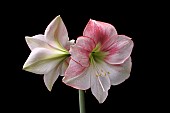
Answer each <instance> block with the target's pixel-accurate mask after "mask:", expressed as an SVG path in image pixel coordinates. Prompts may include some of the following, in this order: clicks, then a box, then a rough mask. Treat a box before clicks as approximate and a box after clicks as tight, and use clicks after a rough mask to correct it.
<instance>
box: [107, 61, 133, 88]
mask: <svg viewBox="0 0 170 113" xmlns="http://www.w3.org/2000/svg"><path fill="white" fill-rule="evenodd" d="M131 67H132V62H131V58H128V59H127V60H126V61H125V62H124V63H123V64H120V65H116V66H111V67H110V68H112V71H111V74H110V75H109V77H110V81H111V84H112V85H118V84H120V83H122V82H124V81H125V80H126V79H128V78H129V76H130V72H131Z"/></svg>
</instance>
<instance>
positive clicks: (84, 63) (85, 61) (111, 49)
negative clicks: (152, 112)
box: [63, 19, 133, 103]
mask: <svg viewBox="0 0 170 113" xmlns="http://www.w3.org/2000/svg"><path fill="white" fill-rule="evenodd" d="M132 48H133V41H132V40H131V38H129V37H127V36H125V35H118V34H117V32H116V29H115V28H114V27H113V26H112V25H111V24H108V23H104V22H100V21H95V20H92V19H90V20H89V22H88V24H87V25H86V27H85V29H84V32H83V36H80V37H78V39H77V41H76V44H75V45H73V46H71V48H70V53H71V60H70V63H69V66H68V68H67V70H66V72H65V75H64V78H63V82H64V83H65V84H67V85H69V86H72V87H73V88H76V89H80V90H87V89H89V88H91V91H92V94H93V95H94V96H95V97H96V99H97V100H98V101H99V103H103V102H104V101H105V99H106V98H107V95H108V90H109V89H110V86H111V85H117V84H120V83H122V82H123V81H125V80H126V79H127V78H128V77H129V76H130V71H131V66H132V63H131V58H130V54H131V52H132Z"/></svg>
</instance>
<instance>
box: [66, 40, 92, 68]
mask: <svg viewBox="0 0 170 113" xmlns="http://www.w3.org/2000/svg"><path fill="white" fill-rule="evenodd" d="M78 41H79V38H78ZM78 43H79V42H78ZM87 46H89V45H87ZM69 52H70V54H71V58H72V59H74V60H75V61H76V62H78V63H79V64H81V65H82V66H84V67H88V66H89V55H90V51H88V50H86V49H84V48H83V47H80V46H79V45H77V43H76V44H75V45H73V46H71V48H70V51H69Z"/></svg>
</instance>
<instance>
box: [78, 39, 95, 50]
mask: <svg viewBox="0 0 170 113" xmlns="http://www.w3.org/2000/svg"><path fill="white" fill-rule="evenodd" d="M76 46H78V47H80V48H82V49H85V50H86V51H89V52H91V51H92V50H93V49H94V48H95V46H96V45H95V42H94V40H93V39H91V38H89V37H84V36H80V37H78V38H77V41H76Z"/></svg>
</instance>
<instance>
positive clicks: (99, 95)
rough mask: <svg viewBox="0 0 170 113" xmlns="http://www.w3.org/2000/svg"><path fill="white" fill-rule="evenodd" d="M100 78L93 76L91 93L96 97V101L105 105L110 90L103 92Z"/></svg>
mask: <svg viewBox="0 0 170 113" xmlns="http://www.w3.org/2000/svg"><path fill="white" fill-rule="evenodd" d="M99 81H100V80H99V78H98V77H96V76H95V75H94V76H93V75H92V76H91V82H93V83H92V85H91V91H92V94H93V95H94V96H95V97H96V99H97V100H98V101H99V103H103V102H104V101H105V100H106V98H107V96H108V90H105V91H103V86H102V85H101V83H100V82H101V81H100V82H99Z"/></svg>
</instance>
